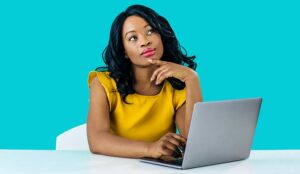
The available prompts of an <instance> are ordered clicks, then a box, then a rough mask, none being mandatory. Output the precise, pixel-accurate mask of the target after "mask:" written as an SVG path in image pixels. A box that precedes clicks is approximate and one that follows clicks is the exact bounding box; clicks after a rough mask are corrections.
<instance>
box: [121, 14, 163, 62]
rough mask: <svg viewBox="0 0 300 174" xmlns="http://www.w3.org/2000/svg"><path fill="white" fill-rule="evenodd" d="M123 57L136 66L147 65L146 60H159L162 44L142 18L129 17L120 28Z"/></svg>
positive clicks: (157, 34)
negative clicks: (123, 49)
mask: <svg viewBox="0 0 300 174" xmlns="http://www.w3.org/2000/svg"><path fill="white" fill-rule="evenodd" d="M122 40H123V45H124V48H125V57H126V58H129V59H130V60H131V62H132V63H133V64H135V65H138V66H145V65H147V66H148V65H149V64H150V63H149V62H148V61H147V59H161V57H162V55H163V50H164V48H163V44H162V40H161V37H160V34H159V33H157V32H155V31H153V28H152V27H151V26H150V25H149V24H148V22H146V21H145V20H144V19H143V18H141V17H138V16H129V17H128V18H127V19H126V20H125V21H124V24H123V27H122Z"/></svg>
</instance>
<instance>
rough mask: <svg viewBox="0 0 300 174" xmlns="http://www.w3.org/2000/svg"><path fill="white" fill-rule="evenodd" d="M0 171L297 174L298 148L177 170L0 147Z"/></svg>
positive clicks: (81, 154) (101, 157)
mask: <svg viewBox="0 0 300 174" xmlns="http://www.w3.org/2000/svg"><path fill="white" fill-rule="evenodd" d="M0 173H1V174H11V173H22V174H26V173H38V174H40V173H49V174H51V173H64V174H65V173H74V174H76V173H78V174H81V173H88V174H94V173H95V174H102V173H103V174H106V173H107V174H111V173H122V174H126V173H130V174H144V173H145V174H147V173H149V174H150V173H151V174H180V173H197V174H202V173H205V174H233V173H236V174H241V173H242V174H251V173H255V174H260V173H261V174H268V173H272V174H276V173H278V174H279V173H280V174H281V173H284V174H299V173H300V150H267V151H265V150H264V151H262V150H259V151H251V155H250V158H249V159H247V160H244V161H238V162H231V163H225V164H219V165H213V166H206V167H199V168H194V169H187V170H180V169H172V168H168V167H163V166H158V165H152V164H147V163H142V162H139V161H138V160H137V159H128V158H117V157H109V156H104V155H94V154H91V153H90V152H88V151H53V150H0Z"/></svg>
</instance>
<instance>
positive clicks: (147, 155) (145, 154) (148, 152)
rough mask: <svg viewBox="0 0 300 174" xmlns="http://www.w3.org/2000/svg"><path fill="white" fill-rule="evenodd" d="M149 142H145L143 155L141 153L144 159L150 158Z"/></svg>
mask: <svg viewBox="0 0 300 174" xmlns="http://www.w3.org/2000/svg"><path fill="white" fill-rule="evenodd" d="M151 144H152V143H151V142H146V143H145V146H144V147H145V148H144V153H143V156H144V157H151V152H150V149H151Z"/></svg>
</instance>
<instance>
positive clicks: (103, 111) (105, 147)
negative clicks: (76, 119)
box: [87, 78, 150, 158]
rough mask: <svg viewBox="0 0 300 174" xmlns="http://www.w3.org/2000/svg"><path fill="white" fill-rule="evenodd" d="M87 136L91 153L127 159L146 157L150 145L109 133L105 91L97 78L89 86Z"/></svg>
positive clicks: (107, 105)
mask: <svg viewBox="0 0 300 174" xmlns="http://www.w3.org/2000/svg"><path fill="white" fill-rule="evenodd" d="M87 134H88V142H89V147H90V151H91V152H92V153H95V154H104V155H110V156H119V157H129V158H130V157H132V158H140V157H146V156H148V146H149V145H150V143H148V142H142V141H132V140H128V139H126V138H122V137H120V136H117V135H114V134H112V133H110V119H109V104H108V100H107V96H106V93H105V90H104V88H103V86H102V85H101V84H100V82H99V80H98V79H97V78H94V79H93V80H92V82H91V85H90V108H89V113H88V119H87Z"/></svg>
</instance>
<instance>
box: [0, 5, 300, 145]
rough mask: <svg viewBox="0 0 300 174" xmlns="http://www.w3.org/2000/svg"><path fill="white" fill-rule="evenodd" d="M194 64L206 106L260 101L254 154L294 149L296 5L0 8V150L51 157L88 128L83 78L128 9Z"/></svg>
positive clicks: (298, 54)
mask: <svg viewBox="0 0 300 174" xmlns="http://www.w3.org/2000/svg"><path fill="white" fill-rule="evenodd" d="M135 3H138V4H144V5H147V6H149V7H151V8H153V9H154V10H156V11H157V12H158V13H160V14H161V15H162V16H164V17H166V18H167V19H168V21H169V22H170V24H171V26H172V27H173V29H174V31H175V33H176V35H177V38H178V40H179V41H180V43H181V45H182V46H184V47H185V48H186V49H187V51H188V53H189V54H190V55H192V54H195V55H196V56H197V59H196V61H197V62H198V68H197V72H198V73H199V76H200V79H201V86H202V90H203V95H204V99H205V100H206V101H211V100H223V99H237V98H247V97H258V96H262V97H263V99H264V100H263V105H262V110H261V114H260V118H259V122H258V126H257V130H256V135H255V139H254V142H253V149H300V139H299V133H300V128H299V122H300V111H299V97H300V93H299V89H300V86H299V73H300V70H299V58H300V51H299V49H300V33H299V31H300V25H299V24H300V22H299V19H300V18H299V17H300V10H299V9H300V4H299V1H296V0H295V1H292V0H285V1H283V0H282V1H271V0H270V1H268V0H265V1H259V0H251V1H238V0H236V1H233V0H229V1H190V0H185V1H153V2H150V1H145V0H144V1H117V0H110V1H99V2H98V1H58V0H54V1H32V0H30V1H7V2H4V1H0V79H1V85H0V148H1V149H54V148H55V137H56V136H57V135H58V134H60V133H61V132H63V131H65V130H67V129H69V128H71V127H74V126H76V125H79V124H82V123H84V122H85V121H86V116H87V111H88V97H89V91H88V87H87V75H88V72H89V71H90V70H93V69H94V68H96V67H97V66H99V65H104V64H103V62H102V58H101V53H102V50H103V49H104V48H105V46H106V44H107V42H108V36H109V30H110V26H111V23H112V21H113V19H114V18H115V17H116V16H117V14H119V13H120V12H121V11H123V10H125V9H126V7H127V6H128V5H131V4H135Z"/></svg>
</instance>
